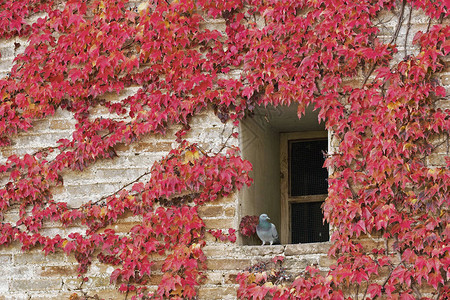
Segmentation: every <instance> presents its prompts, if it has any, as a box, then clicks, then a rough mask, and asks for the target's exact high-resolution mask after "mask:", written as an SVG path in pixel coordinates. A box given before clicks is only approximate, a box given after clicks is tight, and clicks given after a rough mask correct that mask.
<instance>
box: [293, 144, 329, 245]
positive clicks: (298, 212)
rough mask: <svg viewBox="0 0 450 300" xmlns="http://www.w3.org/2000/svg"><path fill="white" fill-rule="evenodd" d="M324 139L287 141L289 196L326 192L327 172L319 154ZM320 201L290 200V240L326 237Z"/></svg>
mask: <svg viewBox="0 0 450 300" xmlns="http://www.w3.org/2000/svg"><path fill="white" fill-rule="evenodd" d="M327 148H328V141H327V140H326V139H323V140H312V141H291V142H290V143H289V174H290V176H289V181H290V182H289V194H290V196H291V197H295V196H308V195H321V194H327V193H328V182H327V178H328V171H327V169H326V168H323V163H324V160H325V159H324V156H323V153H324V151H326V150H327ZM322 203H323V202H300V203H291V234H292V236H291V241H292V243H294V244H296V243H314V242H324V241H328V240H329V226H328V223H325V224H324V223H323V213H322V209H321V205H322Z"/></svg>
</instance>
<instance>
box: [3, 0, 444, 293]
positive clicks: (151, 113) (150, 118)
mask: <svg viewBox="0 0 450 300" xmlns="http://www.w3.org/2000/svg"><path fill="white" fill-rule="evenodd" d="M449 13H450V12H449V4H448V3H447V2H446V1H444V0H442V1H441V0H436V1H431V0H430V1H424V0H411V1H406V0H403V1H401V2H399V1H393V0H377V1H373V0H359V1H351V0H348V1H341V0H339V1H333V0H327V1H321V0H310V1H303V0H282V1H261V0H259V1H258V0H249V1H243V0H227V1H223V0H219V1H204V0H198V1H193V0H176V1H165V0H162V1H158V0H155V1H148V2H145V1H144V2H129V1H125V0H114V1H112V0H107V1H103V0H92V1H80V0H69V1H67V2H66V1H64V2H62V1H39V0H22V1H12V0H10V1H6V0H5V1H2V2H1V7H0V32H1V38H2V41H5V42H7V41H11V40H12V39H14V41H15V43H16V45H15V47H16V48H17V49H19V48H22V49H24V51H23V52H21V53H20V54H18V55H17V56H16V57H15V59H14V63H13V66H12V69H11V70H10V72H9V73H8V74H7V75H6V76H5V77H3V78H1V79H0V97H1V102H0V145H1V146H4V147H7V146H8V145H10V144H11V142H12V141H14V137H15V136H17V134H18V133H20V132H24V131H30V130H32V129H33V126H34V124H35V123H36V122H37V121H38V120H42V119H46V118H49V117H51V116H53V115H54V114H55V113H56V112H58V111H64V112H65V113H69V114H70V115H73V117H74V118H75V120H76V124H75V128H74V130H73V132H71V136H70V138H64V139H60V140H59V141H58V142H57V144H56V145H55V146H51V147H46V148H42V149H39V150H38V151H36V152H33V153H28V154H25V155H15V154H12V155H10V156H8V157H7V159H6V160H5V161H3V162H2V164H1V165H0V171H1V172H2V178H3V180H4V182H5V183H4V185H2V187H1V189H0V218H1V219H2V222H1V225H0V245H3V246H4V247H7V246H8V245H11V244H14V243H19V244H20V245H21V248H22V249H23V250H24V251H29V250H32V249H41V250H42V252H43V253H42V255H45V254H48V253H53V252H57V253H65V254H67V255H69V256H73V257H75V259H76V261H77V262H78V270H77V272H79V273H80V274H85V273H86V272H87V270H88V269H89V266H90V265H91V263H92V262H93V261H94V260H95V261H100V262H101V263H104V264H108V265H111V266H113V267H114V271H113V272H112V273H111V274H110V280H111V284H115V285H116V286H117V288H118V289H119V290H120V291H122V292H124V293H125V294H126V293H132V294H133V297H135V298H139V299H149V298H152V297H154V298H183V299H193V298H195V297H196V294H197V290H196V288H197V287H198V286H199V285H201V284H202V282H203V280H204V276H203V273H202V272H203V271H204V270H205V268H206V257H205V255H204V252H203V249H204V247H205V245H206V239H205V236H206V235H208V234H212V235H213V236H214V237H216V238H218V239H220V240H228V241H229V242H234V241H235V240H236V235H235V229H233V228H230V230H228V231H221V230H210V231H209V232H207V231H206V229H205V223H204V221H203V220H202V218H201V217H200V216H199V214H198V210H199V207H203V206H204V205H207V204H208V203H211V202H213V201H215V200H217V199H219V198H223V197H226V196H228V195H230V194H232V193H234V192H235V191H238V190H240V189H242V188H243V187H244V186H246V185H250V184H251V182H252V180H251V178H249V176H248V172H249V171H250V170H251V168H252V166H251V164H250V163H249V162H247V161H245V160H243V159H242V158H241V157H240V155H239V149H238V148H236V147H229V145H227V143H226V139H225V143H224V145H223V147H221V149H217V151H210V150H211V149H204V148H203V147H200V146H199V145H198V144H192V143H189V142H187V141H186V139H185V137H186V134H187V133H188V132H189V131H190V130H191V125H192V122H191V121H192V118H193V117H194V116H197V115H199V114H201V113H204V112H205V111H207V110H213V111H214V113H215V115H216V116H217V118H218V119H219V120H220V121H222V122H224V123H229V124H232V126H234V127H236V128H237V126H238V125H239V122H240V120H242V119H243V118H244V117H246V116H248V115H251V112H252V111H253V109H254V108H255V106H257V105H262V106H264V105H273V106H278V105H289V104H292V103H295V104H298V105H299V110H298V116H299V117H301V116H302V113H304V111H305V108H306V107H307V106H309V105H313V106H314V107H315V109H317V110H318V111H319V119H320V120H321V121H325V122H326V129H327V130H329V131H331V132H332V133H333V143H334V146H335V151H333V152H330V153H328V154H327V160H326V163H325V167H328V168H330V169H332V170H333V172H332V174H331V176H330V178H329V192H328V194H329V195H328V198H327V200H326V202H325V205H324V207H323V209H324V213H325V218H326V219H327V221H328V222H329V223H330V225H331V226H332V227H333V234H332V237H331V242H332V246H331V248H330V251H329V253H328V254H329V256H331V257H336V259H337V263H336V265H334V266H333V267H332V268H331V270H330V271H329V272H328V273H327V274H322V273H320V272H318V270H316V269H315V268H314V267H308V268H307V272H306V274H303V275H302V276H299V277H297V278H295V279H293V280H291V281H284V280H279V279H280V278H279V277H278V278H277V277H276V276H275V277H274V276H268V275H267V274H268V273H267V272H263V271H264V270H262V269H261V268H259V269H258V268H256V269H248V270H247V271H243V272H242V273H241V274H240V275H239V276H238V277H237V282H238V283H239V290H238V297H240V298H249V299H251V298H253V299H262V298H263V297H265V296H266V295H268V296H270V297H273V298H274V299H297V298H299V299H314V298H316V299H344V295H345V296H346V297H347V296H348V297H354V298H355V299H357V297H358V296H357V295H359V294H360V293H362V294H363V295H364V296H363V297H364V298H365V297H368V298H370V299H375V298H377V297H387V298H392V299H421V298H432V299H448V298H449V297H450V288H449V280H450V272H449V271H448V270H449V268H450V254H449V250H450V246H449V245H450V225H449V220H450V211H449V203H450V187H449V185H450V157H449V154H448V153H449V130H450V110H449V108H448V107H449V106H448V102H449V97H448V91H446V89H445V88H444V87H443V84H442V80H443V76H442V74H446V73H445V72H448V68H449V62H448V57H449V52H450V25H449V21H448V16H449ZM414 14H416V15H420V16H422V17H423V18H426V19H427V26H426V27H424V28H422V29H421V30H420V31H415V32H413V31H412V30H411V16H412V15H414ZM385 15H390V16H391V17H392V18H393V19H394V20H397V22H396V26H394V28H392V30H391V31H389V30H387V32H386V31H383V22H382V21H383V18H382V16H385ZM219 19H220V20H224V22H225V28H224V30H223V31H219V30H216V29H214V28H211V27H210V26H208V24H209V23H208V22H211V20H212V21H214V20H219ZM399 34H402V35H403V36H404V38H403V39H402V43H404V44H399V41H400V40H399V39H398V36H399ZM447 76H448V75H447ZM131 88H134V89H135V90H136V92H135V93H134V94H132V95H130V96H128V97H125V98H124V99H121V100H119V99H118V98H114V97H111V94H114V93H117V94H120V93H121V92H123V91H125V90H129V89H131ZM99 108H101V109H105V110H107V113H105V114H103V115H102V116H97V115H95V114H94V113H93V112H94V111H95V110H97V109H99ZM173 125H177V126H180V129H179V130H178V131H177V132H176V134H175V136H173V144H174V145H176V147H173V149H172V150H170V151H169V152H168V154H167V155H165V157H164V158H162V159H161V160H159V161H157V162H155V163H154V164H153V166H152V167H151V168H150V169H149V171H148V172H146V173H144V174H143V175H140V176H137V177H136V178H135V180H134V181H133V182H131V183H129V184H128V185H126V186H124V187H123V188H122V189H120V190H118V191H116V192H114V193H113V194H111V195H109V196H107V197H102V198H99V199H88V201H86V202H85V203H83V204H82V205H81V206H78V207H76V206H73V205H69V204H68V203H67V201H59V200H55V198H54V197H53V191H54V190H55V189H56V188H58V187H60V186H64V174H65V173H66V172H68V171H77V172H80V173H82V172H83V171H84V170H85V169H86V168H89V166H91V165H92V164H94V163H95V162H97V161H99V160H110V159H113V158H115V157H116V156H117V148H118V147H122V146H128V145H132V144H133V143H136V142H138V141H141V140H142V139H143V138H144V137H146V136H149V135H165V134H166V133H167V132H168V130H169V128H171V127H172V126H173ZM236 132H237V131H235V132H233V133H232V135H231V136H230V137H233V138H235V137H236V136H237V133H236ZM442 149H444V150H442ZM436 154H439V155H440V157H441V158H442V160H440V161H442V163H440V164H437V165H436V164H431V163H430V158H431V157H433V155H436ZM144 176H147V177H145V178H146V179H145V180H143V178H144ZM148 178H149V179H148ZM11 210H18V212H19V217H18V219H17V220H16V221H15V222H10V221H8V220H7V219H5V215H6V214H7V213H8V212H9V211H11ZM128 214H133V215H135V216H139V217H140V220H141V222H140V223H139V224H137V225H136V226H134V227H133V228H132V229H131V230H130V231H129V232H127V233H117V232H115V231H114V230H113V229H111V225H113V224H115V223H116V222H118V220H120V219H121V218H123V217H124V216H126V215H128ZM48 222H53V223H54V224H59V225H63V226H66V227H73V226H78V227H80V228H83V229H80V230H79V231H76V232H72V233H70V234H68V235H67V236H63V235H59V234H57V235H51V234H46V232H45V230H42V229H43V226H44V224H47V223H48ZM362 236H373V237H376V238H377V239H378V240H381V241H383V243H381V244H380V247H375V248H371V249H366V248H364V247H363V245H361V243H360V242H359V241H358V238H360V237H362ZM152 255H160V256H163V257H164V258H165V259H164V263H163V264H162V266H161V267H160V270H161V272H162V273H163V276H162V278H161V280H160V283H159V285H158V288H157V290H156V291H151V292H150V291H148V290H147V283H148V282H149V280H151V278H152V272H151V268H152V265H153V264H154V261H153V260H152V257H153V256H152ZM281 260H282V259H281V258H275V260H274V262H273V263H274V264H279V263H280V261H281ZM81 276H84V275H81ZM380 276H381V277H380ZM376 278H382V279H381V280H378V281H377V280H375V279H376ZM427 287H432V292H429V293H424V292H423V290H424V289H426V288H427ZM349 288H354V290H356V293H353V294H349V293H348V290H349ZM355 295H356V296H355ZM75 297H79V296H74V298H75ZM80 297H83V296H80Z"/></svg>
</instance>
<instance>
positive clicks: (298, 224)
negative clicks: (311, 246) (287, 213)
mask: <svg viewBox="0 0 450 300" xmlns="http://www.w3.org/2000/svg"><path fill="white" fill-rule="evenodd" d="M322 203H323V202H306V203H301V202H300V203H292V204H291V232H292V236H291V240H292V243H293V244H298V243H316V242H327V241H329V240H330V236H329V226H328V223H326V222H325V224H324V223H323V213H322V209H321V205H322Z"/></svg>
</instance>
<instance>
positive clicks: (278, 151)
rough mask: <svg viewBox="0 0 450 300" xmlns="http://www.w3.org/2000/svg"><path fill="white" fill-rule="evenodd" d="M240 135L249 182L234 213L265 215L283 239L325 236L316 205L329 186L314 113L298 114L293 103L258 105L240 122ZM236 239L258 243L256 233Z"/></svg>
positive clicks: (306, 239)
mask: <svg viewBox="0 0 450 300" xmlns="http://www.w3.org/2000/svg"><path fill="white" fill-rule="evenodd" d="M239 136H240V148H241V151H242V155H243V157H244V158H245V159H247V160H249V161H250V162H251V163H252V165H253V171H252V172H251V174H250V175H251V177H252V178H253V179H254V183H253V185H252V186H251V187H249V188H245V189H243V190H242V191H241V193H240V195H239V198H240V203H239V208H238V215H239V216H240V217H243V216H246V215H260V214H262V213H266V214H268V215H269V217H270V218H271V221H272V223H274V224H275V225H276V227H277V229H278V233H279V236H280V239H281V242H282V244H287V243H299V242H301V243H308V242H317V241H328V239H329V236H328V235H329V233H328V225H327V224H323V222H322V220H323V213H322V209H321V204H322V202H323V200H324V199H325V198H326V195H327V187H328V183H327V180H326V179H327V177H328V173H327V171H326V169H324V168H322V165H323V154H322V150H324V151H326V150H327V148H328V142H327V138H328V132H327V131H326V130H325V128H324V124H319V122H318V112H317V111H313V110H312V109H311V108H307V110H306V114H305V115H304V116H302V118H301V119H299V118H298V117H297V106H294V105H292V106H285V107H276V108H275V107H272V106H268V107H258V108H256V109H255V111H254V114H253V115H252V116H249V117H247V118H246V119H245V120H243V121H242V122H241V125H240V135H239ZM241 242H242V244H252V245H257V244H260V241H259V240H258V239H257V238H255V239H247V238H243V240H242V241H241Z"/></svg>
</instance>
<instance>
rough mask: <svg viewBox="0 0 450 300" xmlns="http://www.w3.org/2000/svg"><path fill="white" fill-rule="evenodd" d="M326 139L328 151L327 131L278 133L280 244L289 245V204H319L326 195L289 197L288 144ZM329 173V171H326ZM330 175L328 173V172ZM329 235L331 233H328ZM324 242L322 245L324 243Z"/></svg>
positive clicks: (328, 139)
mask: <svg viewBox="0 0 450 300" xmlns="http://www.w3.org/2000/svg"><path fill="white" fill-rule="evenodd" d="M324 138H327V141H328V149H330V132H328V131H300V132H288V133H280V205H281V216H282V217H281V228H280V232H279V236H280V239H281V244H284V245H285V244H291V242H292V241H291V237H292V235H291V228H290V227H291V210H290V208H291V204H292V203H307V202H321V201H324V200H325V199H326V197H327V196H328V194H320V195H306V196H291V195H290V194H289V142H290V141H295V140H305V141H306V140H318V139H324ZM328 171H330V170H328ZM328 174H330V172H328ZM330 233H331V232H330ZM326 242H328V241H324V242H322V243H326Z"/></svg>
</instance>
